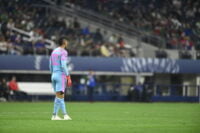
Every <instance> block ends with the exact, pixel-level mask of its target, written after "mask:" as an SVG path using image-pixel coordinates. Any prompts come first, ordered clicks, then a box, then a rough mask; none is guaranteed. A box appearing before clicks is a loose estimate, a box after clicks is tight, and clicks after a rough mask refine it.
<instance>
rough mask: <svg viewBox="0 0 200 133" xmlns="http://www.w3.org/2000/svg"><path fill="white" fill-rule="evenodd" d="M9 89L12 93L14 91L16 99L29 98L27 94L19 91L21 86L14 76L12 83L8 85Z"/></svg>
mask: <svg viewBox="0 0 200 133" xmlns="http://www.w3.org/2000/svg"><path fill="white" fill-rule="evenodd" d="M8 88H9V89H10V91H12V93H13V94H14V96H15V97H21V98H25V99H27V98H28V97H27V93H25V92H23V91H21V90H20V89H19V86H18V83H17V81H16V77H15V76H13V77H12V79H11V81H10V82H9V83H8Z"/></svg>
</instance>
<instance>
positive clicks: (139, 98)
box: [134, 82, 144, 101]
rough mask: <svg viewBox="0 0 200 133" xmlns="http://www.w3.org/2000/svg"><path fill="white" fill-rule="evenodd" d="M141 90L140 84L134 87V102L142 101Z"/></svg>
mask: <svg viewBox="0 0 200 133" xmlns="http://www.w3.org/2000/svg"><path fill="white" fill-rule="evenodd" d="M143 89H144V88H143V85H142V84H141V83H140V82H139V83H137V84H136V85H135V87H134V90H135V96H136V101H142V94H143Z"/></svg>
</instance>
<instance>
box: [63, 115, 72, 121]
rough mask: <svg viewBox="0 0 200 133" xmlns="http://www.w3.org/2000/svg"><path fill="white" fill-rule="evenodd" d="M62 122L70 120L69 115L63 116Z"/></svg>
mask: <svg viewBox="0 0 200 133" xmlns="http://www.w3.org/2000/svg"><path fill="white" fill-rule="evenodd" d="M63 120H72V118H71V117H70V116H69V115H64V119H63Z"/></svg>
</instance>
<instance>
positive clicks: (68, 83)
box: [66, 76, 72, 87]
mask: <svg viewBox="0 0 200 133" xmlns="http://www.w3.org/2000/svg"><path fill="white" fill-rule="evenodd" d="M66 78H67V86H68V87H71V86H72V80H71V77H70V76H66Z"/></svg>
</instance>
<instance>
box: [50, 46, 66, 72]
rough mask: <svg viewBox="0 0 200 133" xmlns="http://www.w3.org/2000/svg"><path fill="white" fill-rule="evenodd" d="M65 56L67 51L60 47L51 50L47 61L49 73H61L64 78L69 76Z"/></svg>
mask: <svg viewBox="0 0 200 133" xmlns="http://www.w3.org/2000/svg"><path fill="white" fill-rule="evenodd" d="M67 56H68V53H67V51H66V50H65V49H63V48H61V47H58V48H56V49H54V50H53V52H52V53H51V57H50V60H49V69H50V71H51V73H62V74H65V75H66V76H68V75H69V71H68V68H67Z"/></svg>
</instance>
